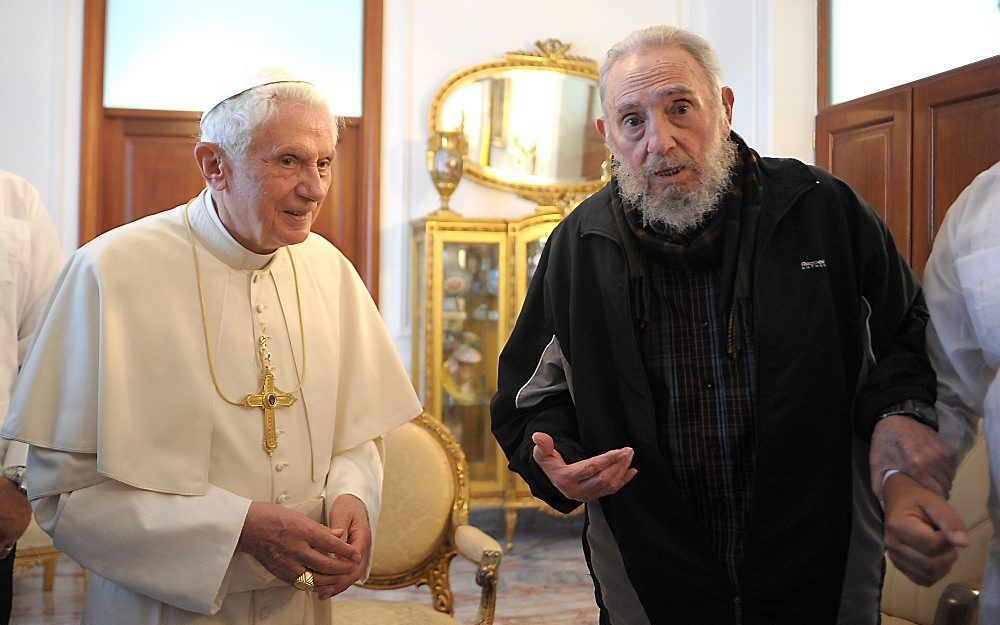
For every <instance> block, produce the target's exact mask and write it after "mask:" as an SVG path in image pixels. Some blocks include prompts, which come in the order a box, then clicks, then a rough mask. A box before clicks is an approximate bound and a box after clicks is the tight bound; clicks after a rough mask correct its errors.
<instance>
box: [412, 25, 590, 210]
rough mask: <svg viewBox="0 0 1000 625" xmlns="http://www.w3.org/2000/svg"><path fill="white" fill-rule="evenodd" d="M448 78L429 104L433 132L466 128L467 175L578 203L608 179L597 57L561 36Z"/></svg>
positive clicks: (549, 200) (544, 200)
mask: <svg viewBox="0 0 1000 625" xmlns="http://www.w3.org/2000/svg"><path fill="white" fill-rule="evenodd" d="M535 46H536V49H535V51H533V52H510V53H507V54H506V55H504V58H503V60H500V61H492V62H488V63H480V64H478V65H474V66H472V67H469V68H466V69H464V70H462V71H460V72H458V73H456V74H455V75H454V76H452V77H451V78H449V79H448V80H447V81H446V82H445V83H444V84H443V85H442V86H441V88H440V89H439V90H438V92H437V95H436V96H435V97H434V101H433V103H432V104H431V109H430V115H429V124H430V131H431V135H432V136H434V135H435V134H437V133H441V132H452V131H455V130H459V129H461V130H462V132H463V133H464V135H465V149H464V154H463V161H464V171H465V175H466V176H468V177H469V178H471V179H473V180H476V181H478V182H481V183H483V184H486V185H488V186H491V187H494V188H498V189H503V190H507V191H513V192H514V193H517V194H518V195H521V196H523V197H526V198H528V199H530V200H533V201H535V202H538V203H539V204H561V205H567V204H572V203H575V201H574V200H579V199H582V198H583V197H586V196H587V195H590V194H591V193H593V192H595V191H597V190H598V189H600V188H601V186H603V184H604V182H602V165H603V163H604V161H605V159H606V157H607V149H606V148H605V145H604V140H603V139H602V137H601V136H600V134H599V133H598V132H597V129H596V128H595V127H594V119H596V118H597V117H599V116H600V115H601V102H600V93H599V89H598V71H597V63H595V62H594V61H593V60H591V59H587V58H583V57H578V56H572V55H569V54H567V51H568V50H569V47H570V46H569V44H564V43H562V42H560V41H558V40H556V39H549V40H547V41H545V42H540V41H537V42H535Z"/></svg>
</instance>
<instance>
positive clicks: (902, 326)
mask: <svg viewBox="0 0 1000 625" xmlns="http://www.w3.org/2000/svg"><path fill="white" fill-rule="evenodd" d="M760 163H761V185H762V188H763V194H762V212H761V216H760V221H759V225H758V232H757V240H756V244H755V251H754V261H753V262H754V266H753V286H752V292H751V297H752V310H753V323H754V333H753V334H754V339H755V350H756V351H755V353H756V372H755V373H756V375H755V379H756V388H755V389H754V392H753V397H754V412H753V414H754V454H755V473H754V480H753V487H752V511H751V517H750V520H749V524H748V535H747V539H746V540H747V542H746V548H745V560H744V566H743V571H742V574H741V582H740V588H732V587H731V586H730V584H729V582H728V581H727V577H726V574H725V570H724V568H723V567H722V565H720V564H719V563H718V562H717V560H716V557H715V555H714V553H713V551H712V549H711V547H710V546H709V544H708V541H707V540H706V539H705V537H704V532H703V531H702V530H701V528H700V527H698V526H697V523H696V521H695V520H694V516H693V514H692V512H691V511H690V510H689V509H688V508H687V506H686V505H685V504H684V502H683V501H682V500H681V498H680V496H679V494H678V490H677V488H676V486H675V484H674V481H673V478H672V475H671V472H670V469H669V464H668V463H667V462H666V461H665V460H664V458H663V455H662V452H661V450H660V448H659V447H658V445H657V437H656V430H655V427H656V417H655V415H654V407H653V399H652V395H651V393H650V389H649V385H648V383H647V382H646V377H645V371H644V368H643V363H642V357H641V355H640V350H639V347H638V343H637V339H636V336H637V334H636V332H635V328H634V326H633V317H634V316H633V311H632V310H630V306H631V305H630V302H629V297H628V288H629V285H628V275H627V270H626V266H625V256H624V252H623V248H622V244H621V241H620V235H619V233H618V230H617V229H616V227H615V222H614V218H613V215H612V214H611V212H610V209H611V202H610V197H611V196H610V194H611V190H610V189H611V186H610V185H608V186H606V187H605V188H604V189H603V190H601V191H599V192H598V193H596V194H595V195H593V196H592V197H590V198H588V199H587V200H586V201H584V202H583V203H582V204H581V205H580V206H579V207H578V208H577V209H576V210H574V211H573V212H572V213H571V214H570V215H568V216H567V217H566V219H565V220H564V221H563V222H562V223H561V224H560V225H559V226H558V227H557V228H556V230H555V231H554V232H553V233H552V235H551V236H550V238H549V241H548V242H547V244H546V247H545V250H544V252H543V255H542V258H541V262H540V264H539V266H538V269H537V270H536V273H535V275H534V278H533V280H532V282H531V285H530V287H529V289H528V293H527V298H526V300H525V303H524V306H523V308H522V311H521V314H520V316H519V318H518V320H517V323H516V325H515V328H514V331H513V333H512V335H511V337H510V339H509V341H508V343H507V345H506V347H505V348H504V350H503V352H502V354H501V356H500V366H499V380H498V389H499V390H498V392H497V394H496V396H495V397H494V399H493V403H492V427H493V432H494V435H495V436H496V438H497V440H498V441H499V442H500V445H501V446H502V447H503V450H504V452H505V453H506V455H507V457H508V458H509V460H510V468H511V469H512V470H514V471H516V472H517V473H519V474H520V475H521V476H522V477H524V478H525V480H526V481H527V482H528V484H529V485H530V486H531V489H532V492H533V493H534V494H535V495H536V496H537V497H539V498H541V499H542V500H544V501H545V502H546V503H548V504H549V505H550V506H552V507H553V508H556V509H557V510H561V511H564V512H566V511H569V510H572V509H574V508H575V507H576V506H577V505H579V502H576V501H572V500H568V499H566V498H564V497H563V496H562V495H561V494H560V493H559V491H558V490H556V489H555V488H554V487H553V486H552V484H551V483H550V482H549V481H548V479H547V477H546V476H545V474H544V473H543V472H542V471H541V469H540V468H539V467H538V465H537V464H536V463H535V462H534V461H533V459H532V457H531V450H532V442H531V434H532V433H533V432H535V431H543V432H548V433H549V434H551V435H553V437H554V439H555V441H556V448H557V450H558V451H559V452H560V453H561V454H562V455H563V457H564V458H565V459H566V461H567V462H573V461H577V460H581V459H584V458H587V457H590V456H593V455H596V454H599V453H602V452H604V451H607V450H609V449H615V448H620V447H625V446H629V447H632V448H633V449H634V450H635V457H634V461H633V466H634V467H635V468H636V469H637V470H638V475H637V476H636V477H635V479H634V480H633V481H632V482H630V483H629V484H628V485H626V486H625V487H624V488H623V489H621V490H620V491H619V492H618V493H616V494H614V495H611V496H608V497H604V498H602V499H601V500H600V502H599V503H600V506H601V510H602V511H603V515H604V517H605V518H606V520H607V524H608V526H609V527H610V529H611V532H612V533H613V536H614V542H615V543H617V546H618V548H619V550H620V552H621V556H622V559H623V562H624V564H625V569H626V571H627V574H628V578H629V580H630V582H631V584H632V586H633V587H634V589H635V591H636V593H637V595H638V598H639V600H640V601H641V603H642V606H643V608H645V611H646V613H647V615H648V616H649V618H650V622H651V623H654V624H655V623H679V624H689V623H699V624H709V625H710V624H715V623H720V624H722V623H725V624H727V625H730V624H732V623H737V622H742V623H744V624H748V625H749V624H752V625H758V624H760V625H764V624H767V625H771V624H774V625H777V624H785V623H788V624H791V623H810V625H820V624H825V623H834V622H835V619H836V614H837V606H838V601H839V598H840V593H841V589H842V586H843V585H844V584H843V583H844V577H845V564H846V561H847V551H848V544H849V539H850V533H851V514H852V476H851V471H852V469H851V462H852V451H851V446H852V436H854V437H861V438H867V437H869V436H870V433H871V430H872V428H873V427H874V423H875V420H876V419H877V417H878V415H879V414H881V412H882V410H883V409H884V408H886V407H887V406H889V405H891V404H893V403H896V402H898V401H902V400H905V399H920V400H923V401H927V402H929V403H931V404H933V401H934V398H935V377H934V373H933V370H932V369H931V366H930V363H929V362H928V359H927V356H926V354H925V349H924V326H925V324H926V321H927V310H926V307H925V305H924V301H923V296H922V294H921V292H920V286H919V283H918V282H917V280H916V278H915V277H914V276H913V274H912V272H911V271H910V269H909V267H908V266H907V264H906V262H905V261H904V259H903V258H902V257H901V256H900V254H899V253H898V252H897V249H896V247H895V244H894V242H893V239H892V237H891V235H890V234H889V232H888V230H887V228H886V226H885V224H884V223H883V222H882V220H881V219H880V218H879V217H878V216H877V215H876V214H875V213H874V212H873V211H872V209H871V208H870V207H868V206H867V205H866V204H865V203H864V202H863V201H862V200H861V199H860V198H859V197H858V196H857V195H856V194H855V193H854V192H853V191H852V190H851V189H850V188H849V187H848V186H847V185H846V184H844V183H843V182H842V181H840V180H838V179H836V178H834V177H833V176H831V175H830V174H828V173H827V172H825V171H823V170H821V169H818V168H816V167H810V166H807V165H805V164H803V163H801V162H799V161H795V160H791V159H772V158H762V159H760ZM817 261H821V262H817ZM553 337H555V339H556V341H555V342H557V344H558V347H559V350H560V352H561V354H560V358H561V362H562V367H563V369H565V371H564V372H563V373H564V374H565V377H566V378H569V383H568V386H569V388H566V385H563V386H561V387H560V386H558V385H556V386H554V387H552V388H551V389H550V390H549V391H547V392H546V393H545V395H544V397H543V398H542V399H541V400H540V401H539V400H538V399H537V398H536V399H535V400H534V401H533V402H531V403H532V405H530V406H523V405H521V406H519V401H518V393H519V391H521V390H522V387H525V385H526V383H527V382H528V381H529V380H531V379H532V378H533V376H537V375H538V374H539V371H538V369H539V360H540V358H541V356H542V353H543V351H545V350H546V347H547V346H549V345H550V344H551V343H553ZM557 373H558V372H557ZM571 394H572V396H571ZM522 403H523V402H522ZM585 542H586V541H585ZM585 546H586V545H585ZM589 556H590V554H589V553H588V561H589ZM865 557H878V558H880V557H881V554H880V553H879V554H874V555H869V556H865ZM879 565H880V560H879V561H876V562H873V563H872V566H874V567H876V569H875V570H876V571H878V569H877V567H878V566H879ZM878 574H879V573H878V572H876V575H878ZM600 593H601V589H600V587H598V598H599V600H600ZM874 595H875V596H876V598H877V591H875V593H874ZM873 609H876V610H877V605H876V606H873Z"/></svg>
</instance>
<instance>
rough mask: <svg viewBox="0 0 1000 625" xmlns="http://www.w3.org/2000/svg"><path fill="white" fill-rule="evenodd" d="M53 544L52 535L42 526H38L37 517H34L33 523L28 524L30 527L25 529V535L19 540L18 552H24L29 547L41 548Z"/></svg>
mask: <svg viewBox="0 0 1000 625" xmlns="http://www.w3.org/2000/svg"><path fill="white" fill-rule="evenodd" d="M51 546H52V537H51V536H49V535H48V534H46V533H45V532H44V531H43V530H42V528H40V527H38V524H37V523H35V518H34V517H32V518H31V523H29V524H28V529H27V530H25V531H24V535H23V536H21V538H20V539H18V541H17V551H18V553H22V552H24V551H27V550H28V549H39V548H43V547H51Z"/></svg>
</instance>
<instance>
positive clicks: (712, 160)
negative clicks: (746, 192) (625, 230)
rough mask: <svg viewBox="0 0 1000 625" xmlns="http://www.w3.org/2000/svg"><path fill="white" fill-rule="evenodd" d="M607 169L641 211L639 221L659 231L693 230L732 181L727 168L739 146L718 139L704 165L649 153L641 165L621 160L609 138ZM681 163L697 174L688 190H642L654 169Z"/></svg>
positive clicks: (631, 204)
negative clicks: (608, 164) (696, 184)
mask: <svg viewBox="0 0 1000 625" xmlns="http://www.w3.org/2000/svg"><path fill="white" fill-rule="evenodd" d="M608 143H609V146H608V147H609V148H611V154H612V155H613V157H614V158H613V159H612V160H611V173H612V175H614V177H615V179H616V180H618V192H619V193H620V194H621V197H622V199H623V200H625V203H626V204H627V205H628V207H629V208H633V209H637V210H638V211H639V212H640V213H641V214H642V225H643V226H644V227H651V228H652V229H653V230H656V231H657V232H659V233H661V234H685V233H688V232H690V231H692V230H695V229H696V228H698V227H699V226H701V225H702V224H703V223H705V221H706V220H707V218H708V216H709V215H711V214H712V213H713V212H714V211H715V209H716V208H717V207H718V206H719V202H720V200H721V199H722V197H723V196H724V195H725V194H726V192H727V191H729V188H730V186H731V185H732V176H731V175H730V170H731V169H732V167H733V165H734V164H735V163H736V159H737V158H738V156H739V150H738V148H737V147H736V144H735V143H733V142H732V141H730V140H729V139H728V138H723V139H721V140H719V141H718V142H717V143H716V145H715V146H714V147H713V148H712V149H711V150H709V153H708V158H707V159H706V160H707V163H706V165H705V167H704V168H701V167H698V165H697V164H696V163H695V162H694V161H692V160H691V159H689V158H687V157H683V158H680V159H673V158H670V157H667V156H649V157H647V159H646V162H645V163H643V165H642V168H641V169H638V170H637V169H634V168H632V167H630V166H629V165H627V164H625V160H624V159H623V158H622V156H621V154H620V153H619V151H618V149H617V148H616V147H615V146H614V145H613V144H612V143H611V142H610V141H609V142H608ZM680 165H683V166H684V167H687V168H688V169H693V170H695V172H697V173H698V174H700V181H699V184H698V186H697V187H696V188H694V189H693V190H691V191H682V190H681V189H679V188H677V187H668V188H667V189H665V190H664V191H663V193H662V194H660V195H650V194H646V179H647V177H648V176H651V175H653V174H654V173H655V172H658V171H662V170H664V169H670V168H673V167H677V166H680Z"/></svg>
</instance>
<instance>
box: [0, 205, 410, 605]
mask: <svg viewBox="0 0 1000 625" xmlns="http://www.w3.org/2000/svg"><path fill="white" fill-rule="evenodd" d="M189 214H190V221H191V226H192V228H193V231H194V233H195V237H196V239H197V251H198V255H199V261H200V264H201V272H202V277H203V280H204V293H205V305H206V316H207V324H208V336H209V341H210V343H211V348H212V354H213V356H214V359H215V363H216V364H215V368H216V371H217V374H218V378H219V382H220V385H221V388H222V390H223V392H225V393H226V394H227V395H228V396H230V397H231V398H234V399H241V398H242V397H243V395H245V394H247V393H256V392H258V391H259V388H260V379H261V365H260V362H259V359H258V355H257V341H258V339H259V337H260V335H261V333H262V332H264V333H266V334H267V335H268V336H270V337H271V338H270V340H269V342H268V345H269V347H270V352H271V363H272V366H273V369H274V372H275V376H276V383H277V385H278V386H279V387H280V388H283V389H291V388H293V387H295V385H296V384H297V380H298V377H299V375H300V374H301V370H302V366H303V354H302V350H301V347H300V345H301V342H300V337H301V334H300V332H299V316H298V306H297V304H296V294H295V282H294V279H293V272H292V266H291V264H290V261H289V250H288V248H282V249H279V250H278V251H277V252H276V253H274V254H270V255H258V254H254V253H252V252H249V251H248V250H246V249H245V248H243V247H242V246H240V245H239V244H238V243H237V242H236V241H235V240H234V239H233V238H232V237H231V236H230V235H229V233H228V232H227V231H226V230H225V228H224V227H223V225H222V223H221V222H220V221H219V218H218V216H217V215H216V212H215V209H214V207H213V206H212V203H211V197H210V195H209V194H208V193H207V192H203V193H202V194H201V195H200V196H199V197H198V198H197V199H196V200H195V201H193V202H192V203H191V205H190V209H189ZM290 249H291V251H292V253H293V254H294V256H295V264H296V267H297V268H298V278H299V284H300V291H301V298H302V317H303V324H304V328H305V342H306V354H305V358H307V359H308V360H307V365H306V367H307V370H306V378H305V380H304V383H303V385H302V389H301V391H299V392H297V393H295V395H296V397H297V398H298V400H299V401H297V402H295V404H294V405H293V406H291V407H288V408H282V409H279V410H277V411H276V413H275V414H276V418H277V427H278V432H279V436H278V443H279V444H278V448H277V450H276V451H275V453H274V455H273V456H270V457H269V456H268V455H267V454H266V453H265V451H264V449H263V447H262V444H261V441H262V438H263V419H262V411H261V410H260V409H256V408H255V409H247V408H243V407H241V406H233V405H230V404H228V403H226V402H225V401H224V400H223V399H222V398H221V397H219V394H218V393H217V392H216V390H215V388H214V386H213V383H212V377H211V373H210V371H209V366H208V360H207V358H206V350H205V338H204V334H203V329H202V313H201V310H200V305H199V300H198V287H197V283H196V281H195V265H194V260H193V256H192V249H191V245H190V243H189V239H188V233H187V229H186V227H185V223H184V207H178V208H175V209H173V210H170V211H166V212H164V213H160V214H158V215H154V216H152V217H148V218H146V219H142V220H139V221H137V222H134V223H132V224H129V225H126V226H123V227H121V228H118V229H116V230H113V231H111V232H108V233H107V234H105V235H102V236H101V237H99V238H97V239H95V240H94V241H92V242H91V243H88V244H87V245H85V246H84V247H82V248H81V249H80V250H79V251H77V253H76V254H75V255H74V256H73V258H72V259H71V261H70V263H69V264H68V265H67V268H66V269H65V270H64V272H63V274H62V276H61V277H60V279H59V281H58V282H57V284H56V287H55V289H54V294H53V297H52V300H51V301H50V303H49V308H48V310H47V311H46V313H45V315H44V319H43V321H42V323H41V325H40V326H39V329H38V335H37V338H36V342H35V344H34V346H33V347H32V349H31V352H30V354H29V355H28V357H27V360H26V362H25V364H24V366H23V368H22V371H21V376H20V378H19V381H18V385H17V388H16V390H15V393H14V396H13V398H12V402H11V408H10V413H9V415H8V418H7V422H6V424H5V425H4V429H3V435H4V436H5V437H8V438H14V439H18V440H22V441H25V442H27V443H30V444H31V451H30V452H29V458H28V467H29V469H28V471H29V479H28V487H29V496H30V498H31V499H32V503H33V505H34V508H35V515H36V518H37V520H38V522H39V524H40V525H41V526H42V527H43V528H44V529H46V531H48V532H49V533H50V534H52V536H53V539H54V541H55V544H56V546H57V547H58V548H59V549H61V550H62V551H64V552H65V553H67V554H68V555H69V556H71V557H72V558H74V559H75V560H77V561H78V562H79V563H80V564H81V565H83V566H84V567H85V568H87V569H89V570H90V571H92V573H93V574H92V575H91V576H90V582H89V585H88V589H87V599H86V605H85V608H84V612H85V614H84V619H83V622H84V623H93V624H94V625H98V624H99V625H112V624H115V623H122V624H125V623H128V624H145V623H150V624H152V623H163V624H174V623H185V624H203V623H204V624H207V623H296V624H298V623H303V624H308V623H329V622H331V618H332V617H331V614H330V603H329V602H322V603H321V602H319V601H317V600H316V599H315V595H314V594H309V593H304V592H301V591H298V590H296V589H294V588H293V587H291V586H289V585H288V584H286V583H285V582H282V581H281V580H278V579H277V578H275V577H274V576H272V575H271V574H270V573H268V572H267V571H266V570H265V569H264V568H263V567H262V566H260V565H259V564H258V563H257V562H256V561H255V560H254V559H253V558H251V557H250V556H247V555H246V554H234V549H235V546H236V542H237V540H238V538H239V536H240V531H241V529H242V525H243V520H244V517H245V515H246V512H247V508H248V507H249V505H250V501H251V500H257V501H271V502H275V503H278V504H281V505H285V506H289V507H292V508H295V509H297V510H301V511H302V512H304V513H306V514H308V515H309V516H310V517H312V518H313V519H314V520H317V521H322V520H324V517H325V514H326V506H329V504H331V503H332V502H333V500H334V499H335V498H336V497H337V496H338V495H341V494H344V493H351V494H354V495H356V496H357V497H358V498H360V499H361V500H362V501H363V502H364V503H365V505H366V507H367V509H368V514H369V518H370V520H371V525H372V528H373V529H374V527H375V525H376V523H377V520H378V513H379V504H380V491H381V478H382V462H381V455H380V449H381V448H380V445H379V443H378V440H377V439H378V437H379V436H380V435H381V434H383V433H385V432H386V431H388V430H389V429H391V428H393V427H395V426H397V425H399V424H401V423H403V422H405V421H407V420H409V419H411V418H413V417H415V416H416V415H417V414H419V412H420V405H419V403H418V401H417V399H416V396H415V395H414V393H413V389H412V387H411V385H410V382H409V380H408V379H407V376H406V373H405V371H404V369H403V367H402V365H401V363H400V361H399V358H398V356H397V355H396V353H395V351H394V349H393V345H392V342H391V341H390V339H389V337H388V335H387V333H386V331H385V327H384V325H383V324H382V321H381V318H380V317H379V314H378V311H377V309H376V308H375V306H374V304H373V302H372V300H371V298H370V297H369V295H368V292H367V291H366V290H365V287H364V285H363V283H362V282H361V280H360V279H359V278H358V276H357V274H356V272H355V271H354V269H353V267H352V266H351V264H350V263H349V262H348V261H347V260H346V259H345V258H344V256H343V255H342V254H341V253H340V252H339V251H337V250H336V248H334V247H333V246H332V245H330V244H329V243H327V242H326V241H325V240H324V239H323V238H322V237H320V236H318V235H315V234H311V235H309V238H308V239H307V240H306V241H305V242H303V243H301V244H298V245H295V246H292V247H291V248H290Z"/></svg>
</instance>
